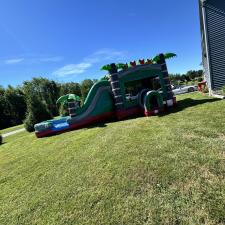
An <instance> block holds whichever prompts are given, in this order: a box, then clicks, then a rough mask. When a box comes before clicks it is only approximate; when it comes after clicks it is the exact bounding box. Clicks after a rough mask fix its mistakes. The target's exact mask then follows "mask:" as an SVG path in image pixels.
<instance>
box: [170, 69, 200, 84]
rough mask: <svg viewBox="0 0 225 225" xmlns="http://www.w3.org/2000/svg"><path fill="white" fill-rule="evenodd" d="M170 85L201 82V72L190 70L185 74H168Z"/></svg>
mask: <svg viewBox="0 0 225 225" xmlns="http://www.w3.org/2000/svg"><path fill="white" fill-rule="evenodd" d="M169 77H170V80H171V83H172V84H173V85H181V84H185V83H188V82H195V83H197V82H201V81H203V70H190V71H188V72H187V73H186V74H179V73H178V74H170V75H169Z"/></svg>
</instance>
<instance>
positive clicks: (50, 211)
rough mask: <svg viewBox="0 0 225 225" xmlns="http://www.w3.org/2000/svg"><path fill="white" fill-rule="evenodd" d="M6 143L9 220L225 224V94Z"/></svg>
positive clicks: (3, 220)
mask: <svg viewBox="0 0 225 225" xmlns="http://www.w3.org/2000/svg"><path fill="white" fill-rule="evenodd" d="M178 100H179V101H178V107H177V108H176V109H174V110H171V113H169V114H166V115H163V116H159V117H149V118H145V117H142V118H137V119H131V120H126V121H120V122H114V123H107V124H105V126H103V125H102V124H101V126H96V127H94V128H85V129H81V130H76V131H72V132H68V133H64V134H61V135H57V136H52V137H48V138H43V139H37V138H36V137H35V136H34V134H33V133H31V134H30V133H27V132H22V133H18V134H16V135H13V136H10V137H8V138H5V144H3V145H2V146H0V224H6V225H10V224H29V225H32V224H43V225H47V224H51V225H52V224H54V225H55V224H82V225H84V224H88V225H92V224H104V225H106V224H135V225H136V224H224V222H225V180H224V174H225V126H224V124H225V117H224V114H225V101H222V100H220V101H215V100H214V99H211V98H208V97H206V96H204V95H201V94H196V93H193V94H186V95H182V96H179V97H178Z"/></svg>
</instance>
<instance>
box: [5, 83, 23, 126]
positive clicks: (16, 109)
mask: <svg viewBox="0 0 225 225" xmlns="http://www.w3.org/2000/svg"><path fill="white" fill-rule="evenodd" d="M4 98H5V102H6V103H5V107H6V108H7V112H8V114H9V117H10V125H17V124H21V123H22V122H23V120H24V119H25V113H26V108H27V106H26V101H25V95H24V93H23V92H22V90H21V89H20V88H19V87H17V88H13V87H12V86H9V87H8V88H7V89H6V90H5V92H4Z"/></svg>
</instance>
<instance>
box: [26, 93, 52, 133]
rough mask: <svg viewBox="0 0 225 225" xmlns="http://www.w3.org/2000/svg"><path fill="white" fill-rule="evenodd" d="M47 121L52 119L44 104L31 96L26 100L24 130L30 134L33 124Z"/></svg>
mask: <svg viewBox="0 0 225 225" xmlns="http://www.w3.org/2000/svg"><path fill="white" fill-rule="evenodd" d="M49 119H52V115H51V113H50V112H49V111H48V109H47V105H46V103H45V102H44V101H41V100H40V98H38V97H37V96H35V95H34V94H31V95H30V96H29V97H28V99H27V114H26V119H25V121H24V126H25V128H26V130H27V131H29V132H32V131H34V125H35V124H37V123H40V122H42V121H45V120H49Z"/></svg>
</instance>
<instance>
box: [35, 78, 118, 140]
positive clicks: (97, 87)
mask: <svg viewBox="0 0 225 225" xmlns="http://www.w3.org/2000/svg"><path fill="white" fill-rule="evenodd" d="M113 116H114V102H113V96H112V91H111V87H110V83H109V82H108V81H99V82H97V83H96V84H94V85H93V87H92V88H91V90H90V91H89V93H88V96H87V98H86V100H85V102H84V104H83V106H82V107H81V108H78V109H77V110H76V113H75V116H73V117H71V116H67V117H61V118H59V119H55V120H47V121H44V122H42V123H38V124H36V125H35V126H34V128H35V133H36V136H37V137H45V136H50V135H53V134H57V133H62V132H65V131H69V130H74V129H78V128H81V127H84V126H88V125H90V124H93V123H96V122H100V121H104V120H107V119H110V118H112V117H113Z"/></svg>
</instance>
